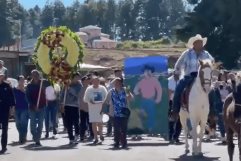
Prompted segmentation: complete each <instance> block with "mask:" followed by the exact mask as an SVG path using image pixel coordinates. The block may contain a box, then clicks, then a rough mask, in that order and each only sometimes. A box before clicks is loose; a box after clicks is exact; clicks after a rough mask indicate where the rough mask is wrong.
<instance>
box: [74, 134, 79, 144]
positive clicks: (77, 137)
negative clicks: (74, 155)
mask: <svg viewBox="0 0 241 161" xmlns="http://www.w3.org/2000/svg"><path fill="white" fill-rule="evenodd" d="M78 139H79V136H77V135H75V137H74V142H75V143H77V142H78Z"/></svg>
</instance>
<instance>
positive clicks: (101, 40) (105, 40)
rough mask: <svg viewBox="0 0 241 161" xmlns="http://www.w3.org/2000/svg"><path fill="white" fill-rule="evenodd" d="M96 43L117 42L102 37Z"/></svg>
mask: <svg viewBox="0 0 241 161" xmlns="http://www.w3.org/2000/svg"><path fill="white" fill-rule="evenodd" d="M94 42H116V41H114V40H111V39H108V38H106V37H100V39H98V40H94Z"/></svg>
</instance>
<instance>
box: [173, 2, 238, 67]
mask: <svg viewBox="0 0 241 161" xmlns="http://www.w3.org/2000/svg"><path fill="white" fill-rule="evenodd" d="M239 15H241V0H212V1H209V0H202V1H201V2H200V3H199V4H198V5H197V6H196V7H195V9H194V11H193V12H191V13H188V15H187V17H186V18H185V25H184V26H183V27H182V28H180V29H178V30H177V35H178V37H179V38H180V39H183V40H187V38H188V37H190V36H193V35H195V34H197V33H200V34H202V35H203V36H207V37H208V43H207V46H206V48H207V49H208V50H209V51H210V53H211V54H212V55H213V56H214V57H215V58H216V59H217V60H219V61H222V62H223V63H224V66H225V67H226V68H234V67H237V65H238V63H239V60H240V56H241V49H240V44H241V31H240V28H241V22H240V18H239ZM227 54H228V55H227ZM227 57H228V59H227Z"/></svg>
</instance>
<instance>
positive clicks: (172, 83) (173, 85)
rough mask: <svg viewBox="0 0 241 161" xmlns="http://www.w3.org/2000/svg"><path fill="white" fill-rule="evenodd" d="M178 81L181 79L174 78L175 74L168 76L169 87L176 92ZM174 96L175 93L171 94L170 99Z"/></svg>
mask: <svg viewBox="0 0 241 161" xmlns="http://www.w3.org/2000/svg"><path fill="white" fill-rule="evenodd" d="M178 82H179V81H176V80H175V79H174V76H171V77H169V78H168V89H169V90H171V91H174V92H175V89H176V86H177V84H178ZM173 97H174V93H172V94H171V98H170V100H173Z"/></svg>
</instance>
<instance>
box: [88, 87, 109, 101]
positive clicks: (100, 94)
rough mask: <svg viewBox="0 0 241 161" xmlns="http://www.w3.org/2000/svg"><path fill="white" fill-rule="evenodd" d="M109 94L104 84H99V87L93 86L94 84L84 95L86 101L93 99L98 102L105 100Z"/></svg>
mask: <svg viewBox="0 0 241 161" xmlns="http://www.w3.org/2000/svg"><path fill="white" fill-rule="evenodd" d="M106 96H107V90H106V88H105V87H104V86H102V85H99V87H98V88H93V86H89V87H88V88H87V89H86V91H85V95H84V102H86V103H90V102H91V100H92V101H94V102H96V103H98V102H103V101H105V99H106Z"/></svg>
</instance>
